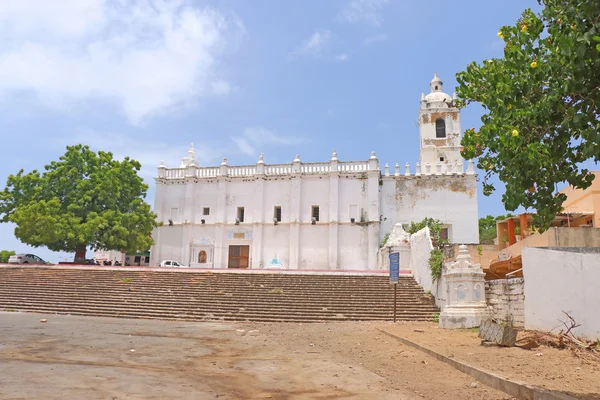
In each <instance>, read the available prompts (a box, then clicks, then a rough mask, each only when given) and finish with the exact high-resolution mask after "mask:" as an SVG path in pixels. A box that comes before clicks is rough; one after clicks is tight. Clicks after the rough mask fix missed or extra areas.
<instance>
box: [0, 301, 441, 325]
mask: <svg viewBox="0 0 600 400" xmlns="http://www.w3.org/2000/svg"><path fill="white" fill-rule="evenodd" d="M3 308H4V309H5V310H17V311H38V312H48V313H60V314H72V313H88V314H89V315H97V314H103V315H107V314H113V315H118V316H142V317H152V318H195V319H198V320H203V319H221V318H238V319H240V320H249V321H254V320H257V319H260V318H279V319H284V318H285V319H288V320H303V321H349V320H354V321H370V320H389V319H391V318H392V313H389V314H385V315H365V314H336V315H331V314H318V315H317V314H299V313H291V314H286V313H275V312H264V313H232V312H218V311H215V312H205V311H197V312H193V311H187V312H166V311H165V310H153V309H145V310H141V311H140V310H135V309H128V308H110V307H94V306H88V305H82V306H79V307H77V306H55V305H54V306H53V305H47V304H36V303H23V304H19V305H18V306H17V305H11V306H9V307H3ZM397 318H405V319H406V318H411V319H412V318H423V319H429V320H430V319H431V318H432V314H430V313H414V312H398V313H397Z"/></svg>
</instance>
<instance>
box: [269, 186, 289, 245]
mask: <svg viewBox="0 0 600 400" xmlns="http://www.w3.org/2000/svg"><path fill="white" fill-rule="evenodd" d="M291 188H292V181H291V178H289V177H286V178H280V179H277V180H268V181H265V187H264V202H263V205H262V209H263V222H265V223H269V222H272V221H273V213H274V207H275V206H280V207H281V221H282V222H289V221H290V211H291V210H290V207H291V202H290V198H291ZM288 245H289V242H288Z"/></svg>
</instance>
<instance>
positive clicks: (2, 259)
mask: <svg viewBox="0 0 600 400" xmlns="http://www.w3.org/2000/svg"><path fill="white" fill-rule="evenodd" d="M15 254H17V253H15V252H14V251H12V250H2V251H0V263H7V262H8V259H9V258H10V256H14V255H15Z"/></svg>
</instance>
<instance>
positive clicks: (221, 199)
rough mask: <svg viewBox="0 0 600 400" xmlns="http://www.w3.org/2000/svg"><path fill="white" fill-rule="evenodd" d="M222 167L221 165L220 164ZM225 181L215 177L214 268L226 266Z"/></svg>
mask: <svg viewBox="0 0 600 400" xmlns="http://www.w3.org/2000/svg"><path fill="white" fill-rule="evenodd" d="M221 167H223V165H221ZM226 199H227V181H226V180H225V179H224V178H222V177H219V178H218V179H217V212H216V214H215V221H217V222H216V224H215V253H214V260H213V261H214V268H227V260H224V254H228V253H227V249H226V248H225V249H224V246H225V243H224V241H223V238H224V236H225V228H226V227H227V215H226V214H227V200H226Z"/></svg>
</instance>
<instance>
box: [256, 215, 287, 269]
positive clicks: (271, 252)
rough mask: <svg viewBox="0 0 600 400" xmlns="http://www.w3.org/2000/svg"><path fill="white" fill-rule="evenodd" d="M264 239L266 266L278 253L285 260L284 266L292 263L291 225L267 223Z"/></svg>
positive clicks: (263, 251) (263, 259) (282, 260)
mask: <svg viewBox="0 0 600 400" xmlns="http://www.w3.org/2000/svg"><path fill="white" fill-rule="evenodd" d="M263 229H264V230H263V240H262V262H263V267H266V266H267V265H268V264H269V262H270V261H271V259H272V258H273V257H274V256H275V255H277V257H279V258H280V259H281V262H283V266H284V267H285V268H288V267H289V265H290V226H289V225H283V224H281V225H277V226H275V225H265V226H264V228H263Z"/></svg>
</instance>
